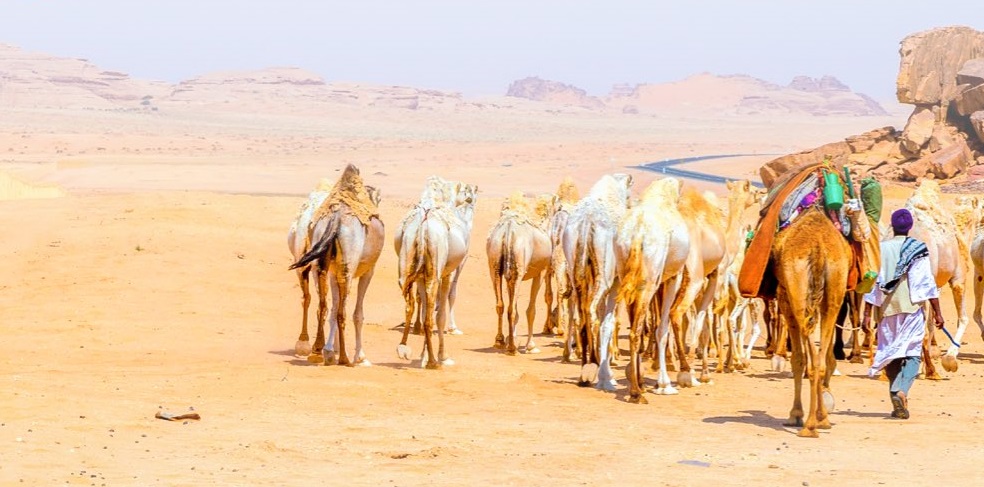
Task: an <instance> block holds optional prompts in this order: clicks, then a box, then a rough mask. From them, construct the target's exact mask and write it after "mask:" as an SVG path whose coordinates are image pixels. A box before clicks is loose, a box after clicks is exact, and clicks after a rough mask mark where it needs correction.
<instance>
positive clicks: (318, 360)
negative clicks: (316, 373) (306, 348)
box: [307, 353, 325, 365]
mask: <svg viewBox="0 0 984 487" xmlns="http://www.w3.org/2000/svg"><path fill="white" fill-rule="evenodd" d="M307 361H308V363H309V364H314V365H322V364H324V363H325V357H324V356H323V355H321V354H320V353H312V354H310V355H308V357H307Z"/></svg>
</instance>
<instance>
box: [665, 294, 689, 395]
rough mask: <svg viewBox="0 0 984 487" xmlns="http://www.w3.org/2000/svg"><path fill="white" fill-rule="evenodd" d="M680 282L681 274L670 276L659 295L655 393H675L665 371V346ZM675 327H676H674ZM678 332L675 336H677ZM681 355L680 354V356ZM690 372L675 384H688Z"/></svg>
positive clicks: (680, 343) (679, 378)
mask: <svg viewBox="0 0 984 487" xmlns="http://www.w3.org/2000/svg"><path fill="white" fill-rule="evenodd" d="M681 284H682V276H677V277H674V278H671V279H670V280H669V281H667V282H666V283H665V284H664V285H663V295H662V297H660V312H659V321H658V323H657V326H656V340H657V346H656V355H657V357H656V358H657V360H658V361H659V377H658V378H657V379H656V394H667V395H668V394H676V393H677V390H676V388H674V387H673V384H672V383H670V374H668V373H667V372H666V348H667V345H668V342H669V338H670V318H671V314H670V312H671V311H672V309H673V305H674V304H675V301H676V299H675V298H676V296H677V294H679V292H680V287H681ZM674 328H676V327H674ZM679 335H680V334H679V333H677V336H678V337H679ZM675 341H676V342H677V343H678V344H679V345H682V344H683V341H682V340H681V339H680V338H675ZM681 357H682V356H681ZM681 363H686V359H684V358H681ZM682 370H683V369H682V368H681V371H682ZM687 370H688V371H689V368H688V369H687ZM690 381H691V378H690V374H689V373H688V374H687V375H686V376H684V375H683V372H681V375H680V376H678V378H677V384H678V385H679V386H680V387H688V386H690V385H691V384H690Z"/></svg>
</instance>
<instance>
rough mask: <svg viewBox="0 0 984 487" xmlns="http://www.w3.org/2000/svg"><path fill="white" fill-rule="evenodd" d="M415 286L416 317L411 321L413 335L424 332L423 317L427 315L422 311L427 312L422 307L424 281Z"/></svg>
mask: <svg viewBox="0 0 984 487" xmlns="http://www.w3.org/2000/svg"><path fill="white" fill-rule="evenodd" d="M416 288H417V297H416V303H417V318H416V319H415V320H414V322H413V334H414V335H420V334H422V333H424V319H425V318H426V316H427V315H425V314H424V313H426V312H427V311H426V310H425V309H424V301H425V298H426V296H424V293H425V291H424V283H423V282H419V283H417V285H416Z"/></svg>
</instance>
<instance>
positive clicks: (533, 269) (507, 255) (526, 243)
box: [485, 193, 556, 355]
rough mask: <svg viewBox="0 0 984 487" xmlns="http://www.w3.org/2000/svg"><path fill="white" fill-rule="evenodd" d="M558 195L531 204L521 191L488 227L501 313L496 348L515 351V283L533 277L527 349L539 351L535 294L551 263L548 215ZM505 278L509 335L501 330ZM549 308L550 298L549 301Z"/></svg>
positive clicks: (497, 307) (492, 273)
mask: <svg viewBox="0 0 984 487" xmlns="http://www.w3.org/2000/svg"><path fill="white" fill-rule="evenodd" d="M555 199H556V196H554V195H543V196H540V197H538V198H537V200H536V206H535V207H531V206H530V204H529V203H528V202H527V201H526V198H525V197H524V196H523V195H522V194H519V193H517V194H514V195H512V196H511V197H510V198H509V199H508V200H507V201H506V202H505V204H504V205H503V207H502V211H501V212H500V214H499V221H498V222H496V224H495V225H494V226H493V227H492V230H491V231H489V236H488V239H487V240H486V245H485V251H486V253H487V255H488V260H489V276H490V277H491V278H492V289H493V290H494V291H495V311H496V313H497V314H498V324H499V331H498V333H497V334H496V336H495V348H498V349H505V350H506V353H507V354H509V355H515V354H516V326H517V325H518V323H519V311H518V310H517V301H518V298H517V296H516V284H517V282H518V281H531V284H530V302H529V305H528V306H527V307H526V322H527V325H528V332H527V340H526V348H525V350H526V353H540V349H538V348H537V347H536V343H534V342H533V320H534V319H535V318H536V296H537V293H538V292H539V291H540V283H541V280H542V278H543V273H544V272H545V271H546V270H547V267H548V266H549V265H550V256H551V250H552V249H551V243H550V236H549V235H548V233H547V224H548V223H549V216H550V213H551V212H552V208H553V205H554V204H555ZM503 281H505V282H506V291H507V292H508V294H509V305H508V308H507V309H506V316H507V320H508V325H509V335H508V337H504V336H503V334H502V312H503V310H504V309H505V307H504V306H503V301H502V282H503ZM547 309H548V310H549V309H550V308H549V301H548V303H547Z"/></svg>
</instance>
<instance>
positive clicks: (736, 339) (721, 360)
mask: <svg viewBox="0 0 984 487" xmlns="http://www.w3.org/2000/svg"><path fill="white" fill-rule="evenodd" d="M751 229H752V228H751V225H746V226H745V227H744V234H743V235H742V236H741V239H740V246H739V248H738V250H737V252H736V253H735V254H734V256H733V258H732V259H731V263H730V264H728V267H727V268H726V269H725V270H724V273H723V274H722V279H721V280H722V285H721V286H720V288H719V294H718V296H717V297H716V303H715V304H714V315H715V319H716V320H717V322H718V323H719V324H720V326H721V327H722V328H724V329H725V330H724V331H725V332H726V333H727V335H728V351H727V356H725V355H724V353H723V351H722V350H721V340H720V339H719V340H717V349H718V350H717V355H718V366H717V370H716V371H717V372H721V371H730V370H743V369H744V368H745V367H746V366H747V361H748V360H750V359H751V358H752V347H753V346H754V345H755V341H756V340H758V337H759V335H761V333H762V329H761V327H760V326H759V320H758V317H759V315H760V314H761V307H762V305H761V301H760V300H759V299H757V298H746V297H743V296H742V295H741V291H739V289H738V273H739V271H740V270H741V266H742V264H743V263H744V262H745V248H746V246H747V241H748V239H747V238H746V237H745V235H747V234H748V233H749V232H750V231H751ZM749 322H751V324H752V326H751V328H752V330H751V331H752V337H751V339H750V340H749V342H748V346H747V348H746V346H745V334H746V332H747V331H748V330H747V328H748V323H749ZM719 331H720V330H719ZM717 335H718V333H716V334H715V338H718V337H717Z"/></svg>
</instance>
